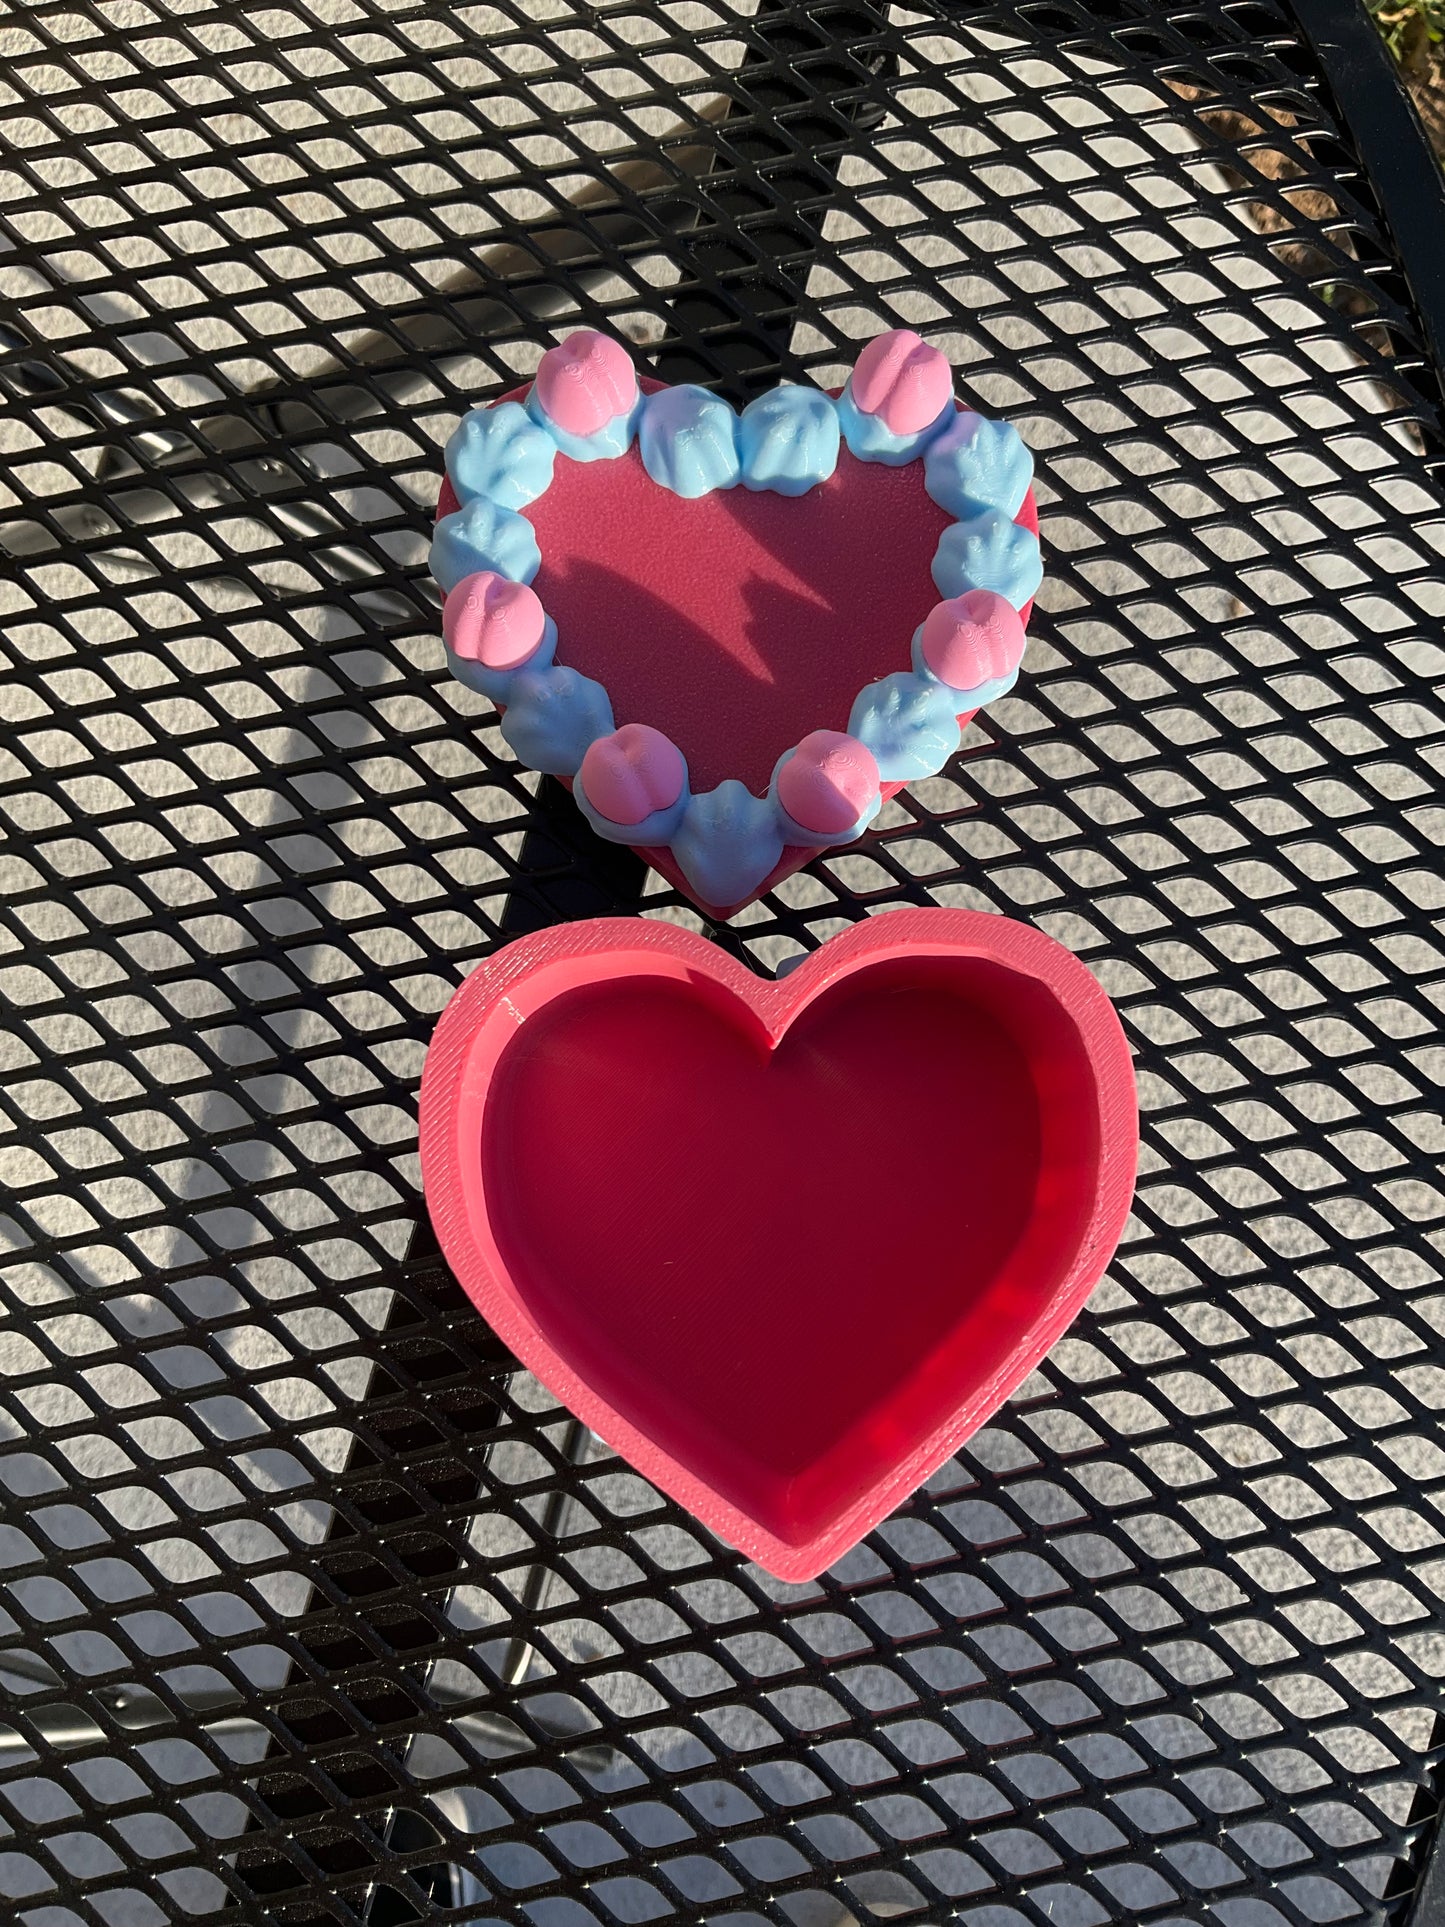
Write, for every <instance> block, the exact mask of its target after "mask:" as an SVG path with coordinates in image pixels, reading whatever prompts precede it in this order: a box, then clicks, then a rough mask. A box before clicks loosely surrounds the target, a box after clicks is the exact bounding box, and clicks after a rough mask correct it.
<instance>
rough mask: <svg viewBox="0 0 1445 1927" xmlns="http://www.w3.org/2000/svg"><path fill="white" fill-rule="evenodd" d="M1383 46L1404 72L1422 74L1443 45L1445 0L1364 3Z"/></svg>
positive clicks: (1384, 0) (1401, 0)
mask: <svg viewBox="0 0 1445 1927" xmlns="http://www.w3.org/2000/svg"><path fill="white" fill-rule="evenodd" d="M1365 3H1366V5H1367V6H1368V7H1369V9H1370V14H1371V17H1372V19H1373V20H1374V22H1375V25H1376V26H1377V27H1378V28H1379V29H1380V32H1381V34H1382V35H1383V36H1384V40H1385V45H1386V46H1387V47H1388V48H1389V49H1390V52H1391V53H1392V54H1393V55H1394V56H1395V58H1396V60H1398V61H1399V63H1400V65H1401V66H1402V67H1404V68H1406V69H1407V70H1408V69H1414V70H1416V71H1423V70H1424V69H1425V68H1427V67H1428V66H1429V65H1430V58H1431V55H1432V53H1433V52H1434V50H1435V49H1436V48H1437V47H1439V46H1440V45H1441V44H1442V43H1445V0H1365Z"/></svg>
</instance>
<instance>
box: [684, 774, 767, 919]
mask: <svg viewBox="0 0 1445 1927" xmlns="http://www.w3.org/2000/svg"><path fill="white" fill-rule="evenodd" d="M672 854H673V855H674V856H675V857H676V858H677V861H678V864H679V866H680V868H681V870H682V873H683V875H684V876H685V877H686V878H687V880H688V882H689V883H690V884H691V885H692V887H693V889H694V890H695V891H696V892H697V894H698V896H699V897H700V898H701V900H702V901H703V902H704V903H706V904H711V905H712V906H713V907H714V908H716V909H726V908H727V907H728V905H729V904H733V903H741V902H742V901H743V899H744V898H745V897H750V896H751V895H752V894H753V892H754V890H756V889H757V888H758V886H759V884H761V883H762V882H763V880H764V879H765V878H766V877H768V876H769V875H771V873H772V872H773V871H774V870H775V869H776V868H777V866H778V861H779V859H780V857H781V856H782V854H783V838H782V834H781V832H780V829H779V825H778V819H777V815H776V813H775V812H774V810H773V807H772V805H771V804H770V803H769V802H767V801H766V800H765V799H764V798H761V797H757V796H754V795H753V793H752V791H751V790H750V789H749V788H748V787H747V785H746V784H745V783H740V782H738V781H737V779H736V778H735V777H729V778H728V779H727V781H726V782H724V783H719V784H718V786H717V788H716V789H715V790H705V791H704V792H703V794H702V795H701V796H694V797H692V798H691V800H690V801H689V803H688V806H687V811H686V813H685V815H684V816H683V819H682V827H681V829H679V830H678V831H677V833H676V835H675V836H674V837H673V839H672Z"/></svg>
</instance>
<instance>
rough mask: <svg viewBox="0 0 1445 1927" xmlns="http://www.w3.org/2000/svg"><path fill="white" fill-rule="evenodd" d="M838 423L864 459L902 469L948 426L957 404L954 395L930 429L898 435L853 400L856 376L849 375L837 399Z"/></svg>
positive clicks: (851, 446) (861, 460) (849, 444)
mask: <svg viewBox="0 0 1445 1927" xmlns="http://www.w3.org/2000/svg"><path fill="white" fill-rule="evenodd" d="M836 406H837V410H838V426H839V427H840V428H841V429H842V431H843V440H844V441H845V442H846V443H847V444H848V447H849V448H850V449H851V451H852V452H853V454H855V455H856V456H857V457H858V460H859V461H860V462H881V463H882V464H883V466H884V467H885V468H902V466H903V464H904V463H905V462H911V461H912V460H913V458H914V457H915V456H916V455H921V454H922V453H923V450H924V449H925V448H926V447H927V446H928V444H929V443H930V442H931V441H932V440H933V438H934V436H935V435H937V434H940V433H941V432H942V430H943V429H944V428H945V427H946V426H947V424H948V421H949V420H950V418H951V417H952V415H953V413H954V410H955V408H956V407H957V404H956V403H955V401H954V400H953V397H952V396H950V397H949V399H948V400H947V401H946V402H945V403H944V406H943V410H942V413H941V414H939V415H937V416H936V417H935V418H934V420H932V421H931V422H930V423H929V424H928V426H927V427H926V428H920V429H919V430H918V431H917V433H916V434H913V435H895V434H894V433H893V431H892V429H890V428H888V427H887V426H885V424H884V422H883V420H882V418H881V416H878V415H865V414H864V413H863V411H862V409H861V408H859V407H858V405H857V403H856V402H855V401H854V400H853V377H852V376H851V375H850V376H849V377H848V385H847V387H846V388H844V390H843V392H842V394H841V395H840V396H839V397H838V400H837V404H836Z"/></svg>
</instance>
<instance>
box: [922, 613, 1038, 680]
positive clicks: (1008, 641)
mask: <svg viewBox="0 0 1445 1927" xmlns="http://www.w3.org/2000/svg"><path fill="white" fill-rule="evenodd" d="M922 653H923V660H924V661H925V662H926V663H927V664H928V667H929V668H930V669H931V670H932V671H933V673H934V675H935V676H937V678H938V680H939V681H940V682H942V683H947V684H948V687H949V688H950V689H978V688H979V687H980V686H981V685H982V684H984V683H986V682H996V681H997V680H998V679H999V677H1001V676H1011V675H1012V674H1013V673H1014V671H1015V670H1016V669H1017V668H1018V666H1019V664H1020V663H1021V662H1022V661H1023V659H1024V625H1023V619H1022V618H1021V616H1020V615H1019V612H1018V610H1017V609H1015V608H1014V606H1013V604H1012V603H1011V602H1010V601H1009V600H1008V598H1007V597H1006V596H1001V595H995V594H994V592H993V590H992V589H968V590H966V591H965V592H964V593H963V594H962V595H959V596H953V597H952V598H951V599H950V600H949V601H947V602H939V603H935V604H934V606H933V608H932V609H930V610H929V612H928V617H927V620H926V621H925V622H924V625H923V641H922Z"/></svg>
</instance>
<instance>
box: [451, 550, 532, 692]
mask: <svg viewBox="0 0 1445 1927" xmlns="http://www.w3.org/2000/svg"><path fill="white" fill-rule="evenodd" d="M546 626H547V618H546V615H545V614H544V612H543V609H542V605H541V603H540V602H539V601H538V600H537V598H536V595H535V594H534V593H533V591H532V590H531V589H529V588H528V587H527V585H526V583H525V582H509V581H508V580H507V578H506V577H505V576H504V575H494V574H493V573H492V572H491V570H489V569H485V570H483V571H482V572H481V573H480V574H478V575H468V576H463V577H462V579H461V581H460V582H459V583H458V584H457V586H456V587H455V588H454V589H453V590H452V592H451V594H450V595H449V596H448V597H447V599H446V601H445V603H444V604H443V605H442V635H443V637H444V638H445V639H446V645H447V648H448V649H450V650H451V651H452V653H453V654H454V655H458V656H461V657H462V658H463V660H464V661H466V662H479V663H481V665H482V667H483V668H484V669H519V668H520V667H521V665H522V664H523V663H524V662H526V661H527V659H528V657H529V656H532V655H533V654H535V652H536V649H537V645H538V644H539V643H540V642H541V640H542V635H543V632H544V630H545V629H546Z"/></svg>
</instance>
